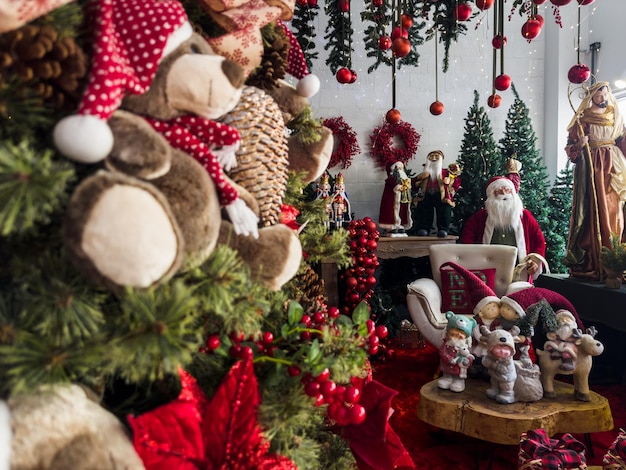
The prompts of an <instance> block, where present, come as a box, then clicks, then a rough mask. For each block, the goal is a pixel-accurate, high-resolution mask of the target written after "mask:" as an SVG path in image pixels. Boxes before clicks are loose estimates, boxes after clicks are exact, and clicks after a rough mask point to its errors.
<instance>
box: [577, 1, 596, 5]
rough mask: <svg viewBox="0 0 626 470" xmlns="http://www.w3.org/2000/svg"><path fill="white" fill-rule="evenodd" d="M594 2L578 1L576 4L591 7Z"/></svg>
mask: <svg viewBox="0 0 626 470" xmlns="http://www.w3.org/2000/svg"><path fill="white" fill-rule="evenodd" d="M593 2H595V0H578V4H579V5H581V6H585V5H591V4H592V3H593Z"/></svg>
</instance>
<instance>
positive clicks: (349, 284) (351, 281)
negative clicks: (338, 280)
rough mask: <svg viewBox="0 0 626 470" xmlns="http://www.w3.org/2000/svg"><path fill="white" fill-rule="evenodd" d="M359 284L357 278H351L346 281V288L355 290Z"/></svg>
mask: <svg viewBox="0 0 626 470" xmlns="http://www.w3.org/2000/svg"><path fill="white" fill-rule="evenodd" d="M358 283H359V281H357V280H356V278H355V277H349V278H348V279H346V287H347V288H348V289H354V288H355V287H356V286H357V284H358Z"/></svg>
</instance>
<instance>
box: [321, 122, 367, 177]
mask: <svg viewBox="0 0 626 470" xmlns="http://www.w3.org/2000/svg"><path fill="white" fill-rule="evenodd" d="M324 126H325V127H328V128H329V129H330V130H331V131H333V137H334V138H335V141H336V142H338V144H337V147H336V148H335V150H334V151H333V153H332V155H331V156H330V162H329V163H328V168H332V167H334V166H336V165H338V164H339V163H341V168H348V167H349V166H350V165H351V164H352V158H353V157H354V156H355V155H358V153H359V152H360V151H361V148H360V147H359V143H358V142H357V139H356V132H354V131H353V130H352V128H351V127H350V126H349V125H348V123H347V122H346V121H344V119H343V118H342V117H341V116H339V117H335V118H328V119H324Z"/></svg>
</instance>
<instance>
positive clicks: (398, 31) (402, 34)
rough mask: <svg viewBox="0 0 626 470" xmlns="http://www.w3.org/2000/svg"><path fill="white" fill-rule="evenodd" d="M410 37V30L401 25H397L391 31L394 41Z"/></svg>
mask: <svg viewBox="0 0 626 470" xmlns="http://www.w3.org/2000/svg"><path fill="white" fill-rule="evenodd" d="M408 37H409V30H408V29H404V28H401V27H400V26H396V27H395V28H393V30H392V31H391V40H392V41H393V40H395V39H398V38H408Z"/></svg>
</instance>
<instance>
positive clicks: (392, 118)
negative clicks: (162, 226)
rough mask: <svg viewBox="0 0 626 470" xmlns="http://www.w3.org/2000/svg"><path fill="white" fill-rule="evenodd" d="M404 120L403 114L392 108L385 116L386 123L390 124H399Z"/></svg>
mask: <svg viewBox="0 0 626 470" xmlns="http://www.w3.org/2000/svg"><path fill="white" fill-rule="evenodd" d="M401 119H402V114H400V111H398V110H397V109H396V108H392V109H390V110H389V111H387V114H385V121H387V122H388V123H389V124H398V123H399V122H400V120H401Z"/></svg>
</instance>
